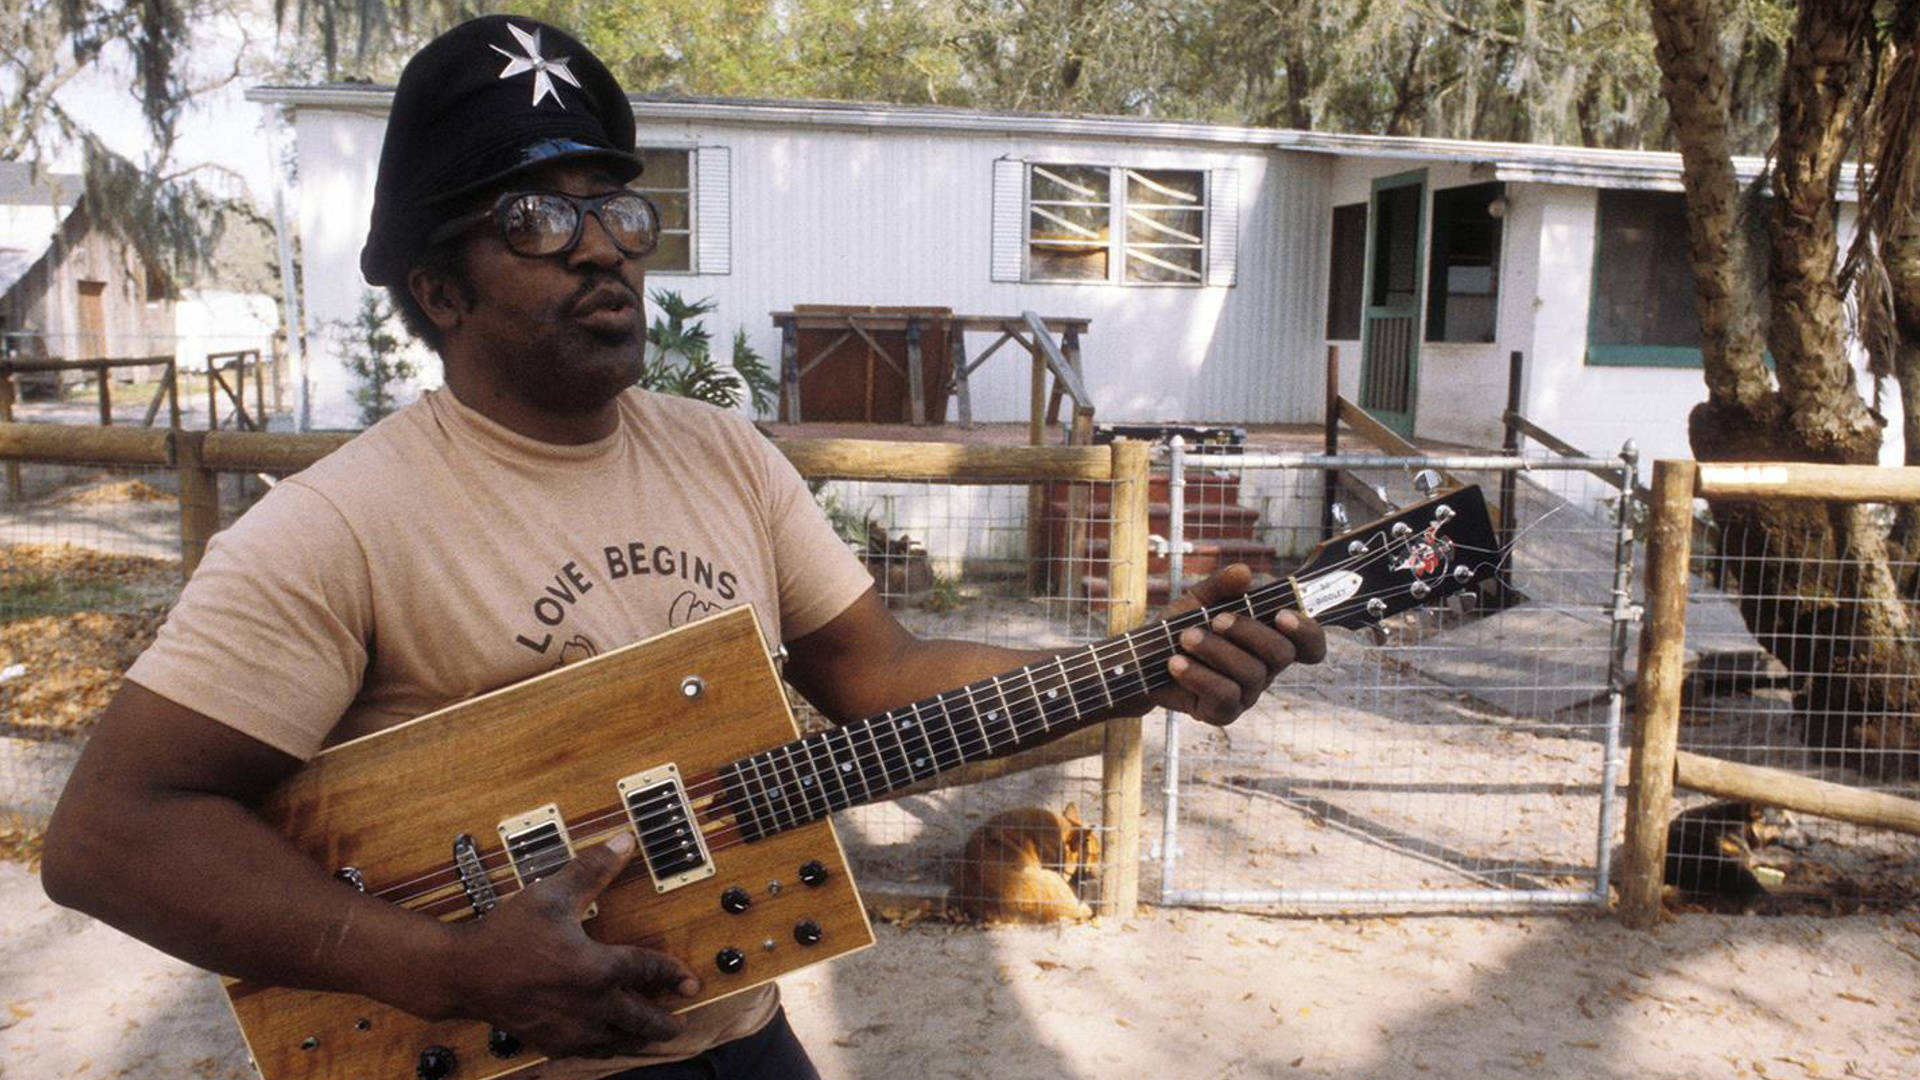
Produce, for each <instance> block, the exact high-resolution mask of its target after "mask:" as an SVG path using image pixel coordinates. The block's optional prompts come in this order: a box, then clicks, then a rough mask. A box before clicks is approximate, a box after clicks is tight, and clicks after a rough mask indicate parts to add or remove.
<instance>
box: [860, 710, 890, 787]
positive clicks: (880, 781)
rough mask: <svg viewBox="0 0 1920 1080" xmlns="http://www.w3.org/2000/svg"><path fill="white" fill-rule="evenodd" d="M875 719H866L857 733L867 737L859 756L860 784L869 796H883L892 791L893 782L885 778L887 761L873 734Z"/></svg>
mask: <svg viewBox="0 0 1920 1080" xmlns="http://www.w3.org/2000/svg"><path fill="white" fill-rule="evenodd" d="M877 719H879V718H878V717H868V718H867V719H865V720H862V721H861V722H860V724H859V733H860V734H863V735H865V736H866V737H867V749H866V751H865V752H864V753H862V754H861V755H860V782H861V783H862V784H863V785H865V786H866V789H867V792H868V793H869V795H872V794H875V793H877V794H880V795H885V794H886V793H887V792H889V791H892V790H893V781H892V779H891V778H889V777H888V776H887V759H886V758H885V757H884V756H882V755H881V753H880V739H879V737H878V736H876V735H875V734H874V733H873V724H874V721H875V720H877ZM876 774H877V775H876Z"/></svg>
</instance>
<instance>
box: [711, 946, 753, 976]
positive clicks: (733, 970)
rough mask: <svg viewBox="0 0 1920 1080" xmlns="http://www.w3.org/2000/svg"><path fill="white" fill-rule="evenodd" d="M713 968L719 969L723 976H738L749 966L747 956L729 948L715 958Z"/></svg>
mask: <svg viewBox="0 0 1920 1080" xmlns="http://www.w3.org/2000/svg"><path fill="white" fill-rule="evenodd" d="M713 966H714V967H717V968H719V969H720V973H721V974H722V975H737V974H739V972H740V969H741V968H744V967H746V966H747V954H745V953H743V952H741V951H740V950H739V949H736V948H733V947H732V946H728V947H727V948H724V949H721V950H720V952H719V953H718V954H716V955H715V956H714V958H713Z"/></svg>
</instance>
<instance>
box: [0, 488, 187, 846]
mask: <svg viewBox="0 0 1920 1080" xmlns="http://www.w3.org/2000/svg"><path fill="white" fill-rule="evenodd" d="M11 471H12V472H13V473H14V474H15V475H16V476H17V479H18V492H19V496H18V498H16V499H13V500H10V501H7V502H6V503H5V504H4V505H3V506H0V511H4V512H0V818H4V819H5V822H6V825H5V828H6V831H7V833H8V835H9V836H10V837H12V838H14V839H16V840H19V839H20V838H22V837H24V836H30V835H31V834H32V833H33V832H34V831H35V830H36V829H37V828H38V827H39V826H40V825H41V824H42V823H43V822H44V820H45V817H46V815H47V814H48V813H50V812H51V811H52V809H53V804H54V802H55V800H56V799H57V798H58V797H59V793H60V787H61V785H62V784H63V783H64V782H65V779H66V775H67V773H68V771H70V769H71V768H72V764H73V761H74V760H75V759H76V758H77V757H78V755H79V751H80V747H81V746H82V745H83V744H84V741H85V738H86V735H87V733H88V732H89V731H90V730H91V728H92V725H93V723H94V721H95V720H96V719H97V718H98V716H99V713H100V710H101V709H103V708H104V707H105V705H106V702H107V700H108V699H109V698H110V697H111V696H112V694H113V692H114V690H115V689H117V688H118V686H119V684H120V674H121V672H122V671H124V670H125V668H126V666H127V665H128V664H130V663H131V662H132V661H133V658H134V657H135V656H137V655H138V654H139V652H140V651H141V650H142V649H144V648H145V647H146V645H147V643H148V642H150V641H151V640H152V639H153V634H154V632H155V631H156V630H157V629H158V627H159V624H160V620H161V618H162V617H163V616H164V614H165V612H166V610H167V608H168V607H169V606H170V605H171V604H172V602H173V598H174V596H175V595H176V594H177V593H178V590H179V587H180V580H181V576H180V561H179V552H180V546H179V506H178V484H177V483H176V482H175V480H174V477H173V475H172V474H171V473H168V472H166V471H164V470H160V469H145V468H127V467H124V466H106V465H90V464H75V465H43V464H22V465H19V466H17V467H16V468H15V469H14V470H11Z"/></svg>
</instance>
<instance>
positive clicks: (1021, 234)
mask: <svg viewBox="0 0 1920 1080" xmlns="http://www.w3.org/2000/svg"><path fill="white" fill-rule="evenodd" d="M1026 267H1027V163H1026V162H1024V161H1021V160H1019V159H1017V158H1001V159H999V160H998V161H995V162H994V163H993V275H992V276H993V280H994V281H1019V280H1020V279H1021V277H1022V276H1023V275H1024V272H1025V270H1026Z"/></svg>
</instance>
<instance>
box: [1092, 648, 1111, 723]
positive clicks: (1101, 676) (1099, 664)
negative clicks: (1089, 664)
mask: <svg viewBox="0 0 1920 1080" xmlns="http://www.w3.org/2000/svg"><path fill="white" fill-rule="evenodd" d="M1087 654H1088V655H1089V656H1091V657H1093V677H1094V679H1095V681H1097V682H1098V683H1099V684H1100V692H1101V693H1102V694H1104V695H1106V698H1107V708H1109V709H1111V708H1113V705H1114V701H1113V691H1112V689H1110V688H1109V687H1108V686H1107V672H1106V666H1107V661H1106V659H1105V658H1104V657H1102V656H1101V655H1100V646H1098V645H1095V646H1094V647H1092V648H1091V649H1088V650H1087Z"/></svg>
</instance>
